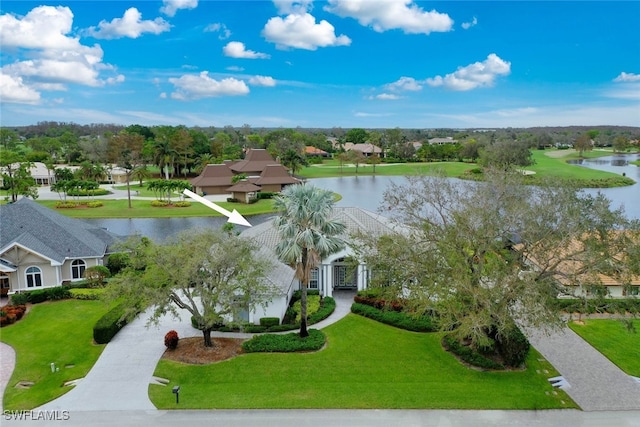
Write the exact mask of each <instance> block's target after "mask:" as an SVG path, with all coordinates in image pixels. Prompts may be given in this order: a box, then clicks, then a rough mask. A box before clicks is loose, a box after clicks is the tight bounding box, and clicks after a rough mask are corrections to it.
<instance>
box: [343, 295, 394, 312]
mask: <svg viewBox="0 0 640 427" xmlns="http://www.w3.org/2000/svg"><path fill="white" fill-rule="evenodd" d="M353 300H354V301H355V302H357V303H359V304H365V305H369V306H371V307H375V308H378V309H380V310H393V311H397V312H401V311H402V310H404V304H403V303H402V301H397V300H396V301H387V300H385V299H384V298H380V297H378V296H371V295H363V296H361V295H356V296H355V297H354V298H353Z"/></svg>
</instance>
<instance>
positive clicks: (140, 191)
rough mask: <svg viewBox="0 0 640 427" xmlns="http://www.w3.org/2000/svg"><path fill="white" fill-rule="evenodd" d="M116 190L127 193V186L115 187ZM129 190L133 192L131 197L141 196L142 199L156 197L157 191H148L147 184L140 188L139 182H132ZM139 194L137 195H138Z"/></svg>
mask: <svg viewBox="0 0 640 427" xmlns="http://www.w3.org/2000/svg"><path fill="white" fill-rule="evenodd" d="M113 188H114V189H116V190H122V191H127V185H126V184H125V185H114V186H113ZM129 190H130V191H131V195H132V196H140V197H156V193H155V191H151V190H149V189H147V186H146V185H145V183H144V182H143V183H142V186H140V183H139V182H135V183H134V182H132V183H131V184H130V185H129ZM136 192H137V193H136ZM176 197H179V196H178V195H176Z"/></svg>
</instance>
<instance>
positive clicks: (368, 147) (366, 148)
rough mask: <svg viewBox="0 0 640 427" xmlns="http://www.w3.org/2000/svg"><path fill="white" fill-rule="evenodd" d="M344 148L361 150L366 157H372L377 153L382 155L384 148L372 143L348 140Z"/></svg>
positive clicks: (346, 149)
mask: <svg viewBox="0 0 640 427" xmlns="http://www.w3.org/2000/svg"><path fill="white" fill-rule="evenodd" d="M344 150H345V151H360V152H361V153H362V154H364V156H365V157H371V156H373V155H374V154H377V155H381V154H382V148H380V147H378V146H377V145H373V144H370V143H366V144H354V143H352V142H347V143H345V144H344Z"/></svg>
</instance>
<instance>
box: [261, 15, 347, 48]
mask: <svg viewBox="0 0 640 427" xmlns="http://www.w3.org/2000/svg"><path fill="white" fill-rule="evenodd" d="M262 35H263V36H264V38H265V39H266V40H267V41H269V42H272V43H275V44H276V47H277V48H279V49H287V48H296V49H307V50H316V49H317V48H319V47H327V46H349V45H350V44H351V39H350V38H349V37H347V36H345V35H340V36H337V37H336V35H335V28H334V27H333V25H331V24H330V23H329V22H327V21H325V20H322V21H320V23H317V24H316V18H315V17H314V16H312V15H310V14H308V13H304V14H301V15H298V14H291V15H288V16H287V17H285V18H281V17H279V16H276V17H273V18H271V19H269V21H267V23H266V24H265V26H264V29H263V30H262Z"/></svg>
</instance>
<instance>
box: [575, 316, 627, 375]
mask: <svg viewBox="0 0 640 427" xmlns="http://www.w3.org/2000/svg"><path fill="white" fill-rule="evenodd" d="M633 322H634V326H635V329H636V332H635V333H634V332H631V331H629V330H627V327H626V326H625V325H624V324H623V323H622V322H621V321H619V320H602V319H598V320H596V319H588V320H585V321H584V325H580V324H576V323H575V322H571V323H569V327H570V328H571V329H572V330H573V331H574V332H575V333H577V334H578V335H580V336H581V337H582V338H583V339H584V340H585V341H587V342H588V343H589V344H591V345H592V346H593V347H595V348H596V349H597V350H598V351H599V352H600V353H602V354H604V355H605V356H606V357H607V358H608V359H609V360H611V361H612V362H613V363H615V364H616V365H617V366H618V367H619V368H620V369H622V370H623V371H624V372H626V373H627V374H629V375H633V376H635V377H640V320H634V321H633Z"/></svg>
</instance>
